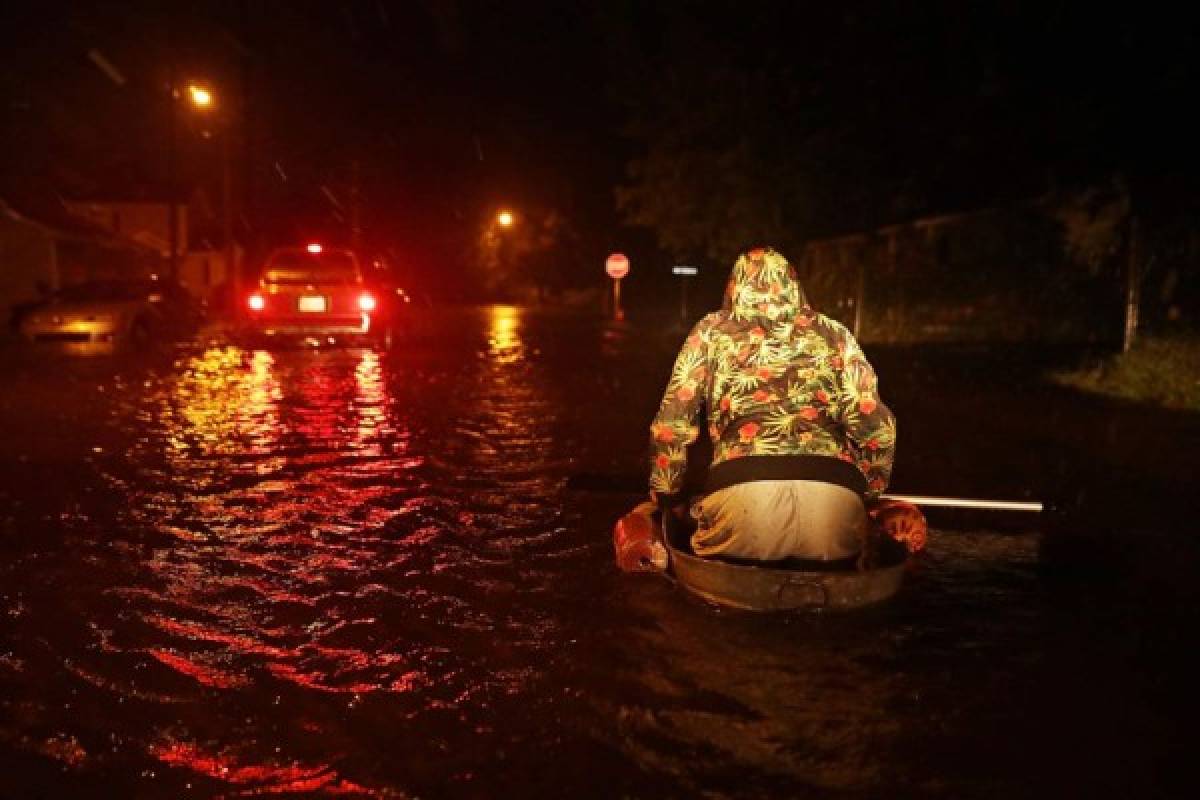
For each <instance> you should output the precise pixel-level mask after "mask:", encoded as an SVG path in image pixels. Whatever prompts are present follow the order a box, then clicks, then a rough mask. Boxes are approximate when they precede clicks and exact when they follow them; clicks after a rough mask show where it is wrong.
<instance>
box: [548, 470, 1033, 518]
mask: <svg viewBox="0 0 1200 800" xmlns="http://www.w3.org/2000/svg"><path fill="white" fill-rule="evenodd" d="M567 488H568V489H572V490H574V491H581V492H620V493H624V494H638V493H642V492H645V491H646V482H645V481H644V480H642V479H639V478H634V477H633V476H631V475H601V474H597V473H588V472H583V473H578V474H575V475H572V476H570V477H569V478H567ZM883 497H884V498H885V499H888V500H900V501H903V502H905V503H912V504H913V505H914V506H919V507H922V508H952V509H963V510H978V511H1011V512H1021V513H1029V514H1041V513H1042V512H1044V511H1046V510H1047V506H1046V504H1045V503H1042V502H1039V501H1036V500H989V499H982V498H976V497H938V496H934V495H917V494H885V495H883Z"/></svg>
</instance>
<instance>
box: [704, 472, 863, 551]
mask: <svg viewBox="0 0 1200 800" xmlns="http://www.w3.org/2000/svg"><path fill="white" fill-rule="evenodd" d="M692 516H693V517H694V518H695V519H696V522H697V524H698V528H697V530H696V532H695V533H694V534H693V535H692V549H693V550H695V552H696V555H699V556H727V557H732V558H747V559H757V560H762V561H775V560H778V559H783V558H804V559H813V560H818V561H831V560H834V559H841V558H849V557H851V556H854V555H856V554H858V553H859V552H860V550H861V549H862V543H863V540H864V537H865V535H866V530H867V513H866V509H865V508H864V507H863V503H862V499H861V498H860V497H859V496H858V495H857V494H856V493H855V492H853V491H851V490H850V489H847V488H845V487H844V486H838V485H836V484H832V483H825V482H824V481H796V480H784V481H750V482H748V483H739V484H736V485H734V486H729V487H727V488H725V489H720V490H718V491H715V492H713V493H712V494H710V495H707V496H706V497H704V498H702V499H700V500H699V501H697V502H696V503H695V504H694V505H693V506H692Z"/></svg>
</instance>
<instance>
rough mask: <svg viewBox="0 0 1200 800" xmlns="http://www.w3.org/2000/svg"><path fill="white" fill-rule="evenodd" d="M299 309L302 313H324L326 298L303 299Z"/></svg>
mask: <svg viewBox="0 0 1200 800" xmlns="http://www.w3.org/2000/svg"><path fill="white" fill-rule="evenodd" d="M299 309H300V310H301V311H316V312H322V311H324V310H325V298H324V297H301V298H300V305H299Z"/></svg>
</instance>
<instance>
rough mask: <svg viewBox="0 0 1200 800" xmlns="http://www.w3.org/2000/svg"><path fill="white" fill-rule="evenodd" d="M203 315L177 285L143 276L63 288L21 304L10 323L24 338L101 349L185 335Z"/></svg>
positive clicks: (142, 345)
mask: <svg viewBox="0 0 1200 800" xmlns="http://www.w3.org/2000/svg"><path fill="white" fill-rule="evenodd" d="M203 317H204V313H203V308H202V306H201V305H200V303H199V302H197V301H196V300H195V298H193V297H192V295H191V294H190V293H189V292H188V291H187V290H186V289H185V288H183V287H182V286H180V285H179V284H178V283H175V282H174V281H170V280H163V279H158V278H146V279H128V280H125V279H122V280H98V281H87V282H84V283H78V284H74V285H71V286H65V287H63V288H61V289H59V290H57V291H54V292H52V293H51V294H50V295H49V296H48V297H47V298H46V299H45V300H42V301H40V302H38V303H35V304H31V305H26V306H24V307H23V308H22V309H21V311H20V315H19V317H17V319H16V320H15V323H16V326H17V330H18V332H19V333H20V335H21V336H22V337H23V338H24V339H25V340H27V341H29V342H33V343H36V344H45V345H50V344H57V345H69V346H72V347H73V348H74V349H85V350H88V351H93V350H96V351H104V350H116V349H126V348H128V349H140V348H145V347H149V346H150V345H152V344H155V343H162V342H168V341H174V340H177V339H180V338H184V337H186V336H189V335H191V334H193V333H194V332H195V331H196V329H197V328H198V327H199V325H200V323H201V321H202V320H203Z"/></svg>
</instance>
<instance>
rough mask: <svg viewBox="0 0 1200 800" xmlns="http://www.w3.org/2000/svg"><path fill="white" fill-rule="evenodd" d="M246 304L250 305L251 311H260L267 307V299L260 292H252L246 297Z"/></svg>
mask: <svg viewBox="0 0 1200 800" xmlns="http://www.w3.org/2000/svg"><path fill="white" fill-rule="evenodd" d="M246 305H248V306H250V310H251V311H262V310H263V309H264V308H266V307H267V301H266V298H264V297H263V296H262V295H261V294H252V295H250V296H249V297H248V298H246Z"/></svg>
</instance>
